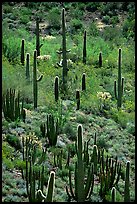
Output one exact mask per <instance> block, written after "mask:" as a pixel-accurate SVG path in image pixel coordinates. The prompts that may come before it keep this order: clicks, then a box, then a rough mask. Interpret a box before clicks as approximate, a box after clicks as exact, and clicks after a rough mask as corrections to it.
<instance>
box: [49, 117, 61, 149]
mask: <svg viewBox="0 0 137 204" xmlns="http://www.w3.org/2000/svg"><path fill="white" fill-rule="evenodd" d="M58 132H59V127H58V119H57V121H56V122H55V120H54V116H53V115H51V114H49V115H47V137H48V140H49V144H50V145H51V146H55V145H56V143H57V136H58Z"/></svg>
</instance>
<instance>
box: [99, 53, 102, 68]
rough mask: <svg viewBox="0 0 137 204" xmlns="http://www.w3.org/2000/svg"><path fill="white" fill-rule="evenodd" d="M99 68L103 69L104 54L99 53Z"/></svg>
mask: <svg viewBox="0 0 137 204" xmlns="http://www.w3.org/2000/svg"><path fill="white" fill-rule="evenodd" d="M99 67H102V52H100V53H99Z"/></svg>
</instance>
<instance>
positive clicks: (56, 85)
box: [54, 76, 59, 102]
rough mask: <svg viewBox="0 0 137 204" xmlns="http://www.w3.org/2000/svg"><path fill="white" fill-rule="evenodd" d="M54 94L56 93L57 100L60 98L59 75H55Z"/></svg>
mask: <svg viewBox="0 0 137 204" xmlns="http://www.w3.org/2000/svg"><path fill="white" fill-rule="evenodd" d="M54 94H55V101H56V102H57V101H58V100H59V77H58V76H56V77H55V85H54Z"/></svg>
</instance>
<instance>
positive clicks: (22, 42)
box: [21, 39, 25, 66]
mask: <svg viewBox="0 0 137 204" xmlns="http://www.w3.org/2000/svg"><path fill="white" fill-rule="evenodd" d="M24 43H25V40H24V39H22V41H21V64H22V65H23V66H24V61H25V50H24Z"/></svg>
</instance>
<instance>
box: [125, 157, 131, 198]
mask: <svg viewBox="0 0 137 204" xmlns="http://www.w3.org/2000/svg"><path fill="white" fill-rule="evenodd" d="M129 174H130V161H127V164H126V178H125V188H124V202H130V189H129V187H130V179H129Z"/></svg>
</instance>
